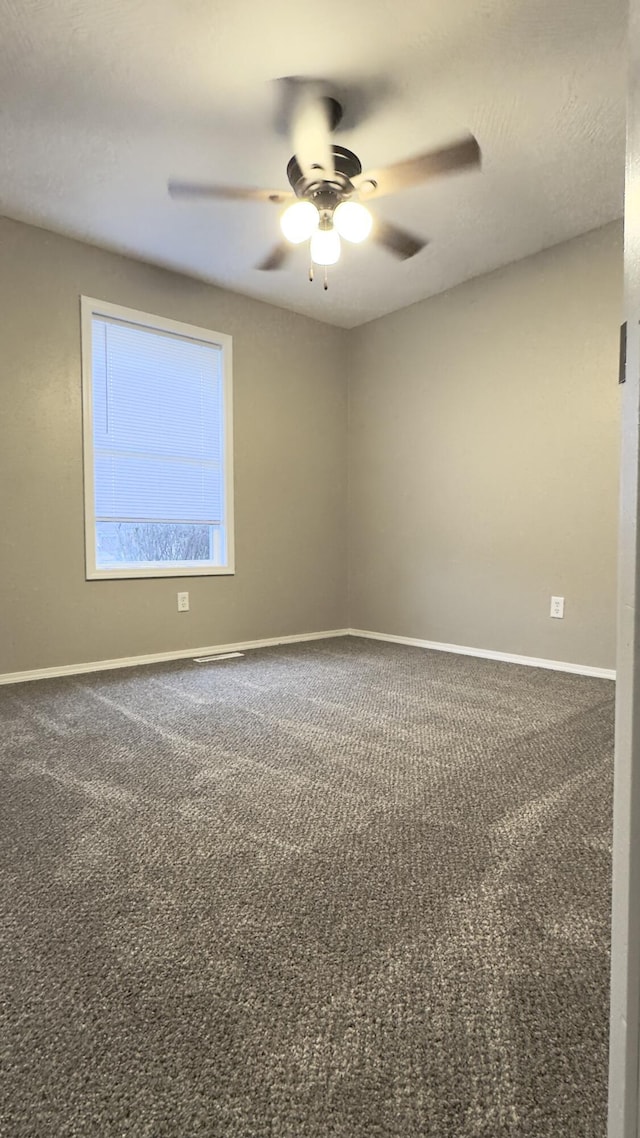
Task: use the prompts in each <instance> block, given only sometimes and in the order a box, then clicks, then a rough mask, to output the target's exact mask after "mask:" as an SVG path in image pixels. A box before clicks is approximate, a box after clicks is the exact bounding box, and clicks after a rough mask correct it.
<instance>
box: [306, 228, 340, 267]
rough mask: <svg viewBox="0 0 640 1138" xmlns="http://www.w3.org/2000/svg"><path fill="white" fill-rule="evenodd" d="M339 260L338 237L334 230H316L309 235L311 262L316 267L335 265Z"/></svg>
mask: <svg viewBox="0 0 640 1138" xmlns="http://www.w3.org/2000/svg"><path fill="white" fill-rule="evenodd" d="M339 258H340V237H339V236H338V234H337V233H336V231H335V229H316V231H315V233H313V234H312V235H311V260H312V261H313V262H314V263H315V264H316V265H335V263H336V261H337V260H339Z"/></svg>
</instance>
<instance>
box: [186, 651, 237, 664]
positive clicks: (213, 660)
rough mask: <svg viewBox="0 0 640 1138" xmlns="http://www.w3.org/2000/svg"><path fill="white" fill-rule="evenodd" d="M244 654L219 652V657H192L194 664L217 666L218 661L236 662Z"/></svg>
mask: <svg viewBox="0 0 640 1138" xmlns="http://www.w3.org/2000/svg"><path fill="white" fill-rule="evenodd" d="M241 656H244V652H221V653H220V655H219V656H194V657H193V662H194V664H217V663H218V660H237V659H238V658H239V657H241Z"/></svg>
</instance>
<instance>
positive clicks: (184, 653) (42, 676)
mask: <svg viewBox="0 0 640 1138" xmlns="http://www.w3.org/2000/svg"><path fill="white" fill-rule="evenodd" d="M348 635H349V629H348V628H337V629H333V631H331V632H303V633H300V634H299V635H296V636H271V637H268V638H267V639H266V640H243V641H240V642H238V643H237V644H214V645H208V646H207V647H205V648H181V649H180V650H179V651H178V652H153V653H151V654H150V655H147V656H123V657H121V658H120V659H119V660H92V661H90V662H89V663H83V664H62V665H60V666H59V667H54V668H34V669H32V670H31V671H28V672H5V673H3V674H2V675H0V684H22V683H25V682H26V681H28V680H46V679H53V678H54V677H55V676H77V675H81V674H82V673H83V672H105V671H109V670H111V669H112V668H137V667H138V666H139V665H141V664H162V663H164V662H165V661H167V660H189V659H194V658H195V657H196V656H217V655H219V654H220V653H222V652H245V651H248V650H249V649H251V648H272V647H274V645H276V644H298V643H300V642H302V641H305V640H328V639H330V638H331V637H332V636H348Z"/></svg>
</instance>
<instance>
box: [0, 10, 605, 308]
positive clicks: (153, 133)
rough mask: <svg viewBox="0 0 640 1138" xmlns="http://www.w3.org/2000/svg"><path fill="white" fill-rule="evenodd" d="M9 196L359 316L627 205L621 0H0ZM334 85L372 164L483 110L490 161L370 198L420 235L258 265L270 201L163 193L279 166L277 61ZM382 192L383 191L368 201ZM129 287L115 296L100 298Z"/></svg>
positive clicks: (249, 289) (122, 239)
mask: <svg viewBox="0 0 640 1138" xmlns="http://www.w3.org/2000/svg"><path fill="white" fill-rule="evenodd" d="M0 19H1V23H0V28H1V31H0V153H1V154H2V165H1V167H0V212H1V213H4V214H6V215H7V216H9V217H14V218H18V219H21V220H24V221H28V222H32V223H34V224H37V225H42V226H45V227H46V228H49V229H52V230H56V231H59V232H61V233H67V234H70V235H72V236H76V237H79V238H82V239H85V240H87V241H90V242H92V243H94V244H97V245H102V246H105V247H106V248H111V249H117V250H121V251H123V252H127V253H129V254H132V255H134V256H136V257H140V258H143V259H144V260H148V261H151V262H155V263H158V264H162V265H167V266H170V267H174V268H177V269H180V270H183V271H185V272H187V273H191V274H193V275H195V276H198V277H202V278H205V279H207V280H210V281H213V282H215V283H217V284H220V285H223V286H225V287H227V288H231V289H234V290H235V291H238V292H242V293H246V294H248V295H251V296H256V297H260V298H263V299H265V300H268V301H271V302H272V303H275V304H279V305H282V306H284V307H287V308H291V309H294V310H295V311H298V312H305V313H308V314H309V315H311V316H314V317H316V318H318V319H321V320H327V321H330V322H331V323H335V324H341V325H344V326H346V327H352V326H354V325H356V324H360V323H362V322H364V321H366V320H370V319H372V318H374V317H376V316H379V315H381V314H383V313H385V312H390V311H392V310H394V309H397V308H401V307H403V306H405V305H407V304H411V303H413V302H414V301H416V300H420V299H421V298H423V297H426V296H430V295H432V294H433V293H436V292H441V291H442V290H444V289H446V288H449V287H450V286H452V285H454V284H457V283H459V282H460V281H463V280H466V279H468V278H469V277H472V276H476V275H477V274H479V273H482V272H486V271H488V270H490V269H493V268H496V267H498V266H500V265H503V264H506V263H507V262H509V261H513V260H516V259H518V258H520V257H522V256H526V255H527V254H529V253H532V252H536V251H538V250H539V249H542V248H545V247H547V246H549V245H553V244H555V243H557V242H559V241H562V240H564V239H566V238H569V237H573V236H575V235H576V234H579V233H583V232H586V231H587V230H589V229H592V228H595V227H596V226H599V225H603V224H604V223H606V222H608V221H610V220H612V219H614V218H616V217H619V216H620V215H621V212H622V193H623V171H624V98H625V43H624V41H625V21H626V0H447V2H446V3H443V0H400V2H398V0H374V2H373V3H371V0H367V2H366V3H365V2H364V0H340V2H337V0H325V2H324V3H323V4H322V5H318V4H313V5H312V4H310V3H305V2H304V0H302V2H301V0H295V2H294V0H269V3H257V2H256V0H0ZM283 75H308V76H314V77H322V78H323V79H326V80H329V81H330V82H331V83H332V84H335V88H336V90H337V92H338V93H341V94H343V101H344V105H345V124H344V129H342V130H341V131H340V133H339V135H338V136H337V141H338V142H340V143H341V144H342V145H345V146H348V147H349V148H350V149H353V150H355V151H356V153H357V154H358V155H359V156H360V158H361V160H362V163H363V165H364V167H365V168H369V167H373V166H379V165H383V164H385V163H387V162H390V161H395V160H397V159H401V158H404V157H407V156H410V155H413V154H415V153H417V152H419V151H421V150H424V149H426V148H428V147H431V146H432V145H433V146H435V145H438V144H439V143H441V142H443V141H447V140H449V139H450V138H455V137H456V136H458V135H460V134H461V133H464V132H465V131H466V130H472V131H473V133H474V134H475V135H476V136H477V138H478V140H479V142H480V144H481V146H482V150H483V161H484V168H483V171H482V172H481V173H478V172H473V173H463V174H459V175H456V176H455V177H449V178H445V179H443V180H441V181H439V182H434V183H431V184H429V185H426V186H424V187H422V188H419V189H412V190H408V191H405V192H403V193H399V194H397V195H394V196H393V197H389V198H384V199H383V200H381V201H380V202H379V203H376V204H375V212H376V213H377V214H379V216H381V217H385V218H388V219H390V220H393V221H396V222H398V223H400V224H402V225H405V226H407V227H408V228H409V229H413V230H415V231H416V232H417V233H419V234H423V235H426V236H428V237H429V238H430V241H431V243H430V244H429V245H428V246H427V248H426V249H425V250H423V251H422V253H420V254H419V255H418V256H417V257H415V258H414V259H413V260H411V261H407V262H398V261H395V260H394V259H393V258H392V257H390V256H389V255H388V254H386V253H385V252H384V251H382V250H380V249H377V248H375V247H374V246H371V245H367V246H359V247H358V246H351V247H348V248H346V249H345V248H344V246H343V249H344V253H343V257H342V259H341V262H340V264H339V265H338V266H337V267H336V268H335V269H332V270H331V271H330V287H329V291H328V292H326V293H325V292H323V290H322V286H321V284H320V282H319V281H318V280H316V281H315V282H314V284H312V285H311V284H309V282H308V280H307V259H306V255H305V252H304V251H303V250H302V249H298V250H296V252H295V255H294V256H293V258H292V261H291V267H290V268H288V269H287V270H286V271H283V272H279V273H271V274H264V273H260V272H258V271H257V270H255V269H254V268H253V267H252V266H253V264H254V262H255V261H256V260H257V259H259V258H260V256H261V255H263V254H264V253H265V252H266V250H267V249H268V248H269V247H270V245H272V244H273V242H274V240H276V239H277V238H278V235H279V229H278V207H276V206H273V205H271V204H255V203H251V204H237V203H212V202H193V203H188V204H187V203H185V202H183V201H181V202H175V201H172V200H171V199H170V198H169V197H168V195H167V191H166V183H167V179H168V178H169V177H172V176H173V177H179V178H182V179H189V180H209V181H214V182H231V183H236V184H241V185H245V184H246V185H252V186H260V185H263V186H269V187H271V186H273V187H278V186H283V187H284V186H286V185H287V183H286V176H285V167H286V163H287V160H288V158H289V156H290V151H291V148H290V145H289V144H288V142H287V140H286V138H284V137H282V135H281V134H279V133H277V131H276V129H275V126H274V119H275V95H274V87H273V83H272V80H273V79H275V78H276V77H278V76H283ZM373 209H374V207H373V204H372V210H373ZM110 299H117V298H110Z"/></svg>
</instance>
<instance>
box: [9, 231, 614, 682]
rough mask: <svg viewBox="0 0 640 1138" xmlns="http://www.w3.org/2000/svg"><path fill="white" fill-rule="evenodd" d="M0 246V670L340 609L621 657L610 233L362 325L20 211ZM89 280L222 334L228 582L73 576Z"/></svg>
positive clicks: (79, 516) (249, 633)
mask: <svg viewBox="0 0 640 1138" xmlns="http://www.w3.org/2000/svg"><path fill="white" fill-rule="evenodd" d="M0 249H1V250H2V257H1V258H0V321H1V326H0V344H1V349H2V351H1V354H0V390H1V391H2V396H3V401H2V415H1V416H0V495H1V499H2V511H1V513H2V527H1V528H0V559H1V568H0V573H1V580H2V589H1V591H0V673H6V672H12V671H21V670H27V669H32V668H42V667H49V666H56V665H62V664H74V663H80V662H83V661H92V660H100V659H110V658H118V657H123V656H137V655H142V654H146V653H153V652H165V651H166V652H170V651H173V650H179V649H183V648H185V649H186V648H190V647H194V648H195V647H200V646H205V645H209V644H210V645H215V644H222V643H228V642H234V641H242V640H253V639H259V638H262V637H271V636H285V635H288V634H297V633H304V632H313V631H322V630H328V629H332V628H343V627H345V626H347V625H348V624H350V625H351V626H352V627H354V628H363V629H370V630H373V631H377V632H387V633H391V634H395V635H400V636H409V637H416V638H421V639H426V640H434V641H439V642H444V643H452V644H460V645H467V646H470V647H475V648H484V649H493V650H497V651H504V652H512V653H519V654H523V655H528V656H539V657H543V658H550V659H556V660H566V661H571V662H574V663H584V664H591V665H595V666H601V667H612V666H613V664H614V640H615V612H614V604H615V551H616V524H617V518H616V514H617V502H616V497H617V473H618V396H619V393H618V388H617V384H616V372H617V337H618V325H619V322H620V310H621V291H622V281H621V278H622V251H621V232H620V228H619V227H618V226H609V227H607V228H605V229H602V230H599V231H597V232H595V233H591V234H588V235H587V236H586V237H582V238H578V239H576V240H575V241H572V242H569V243H567V244H565V245H561V246H557V247H556V248H555V249H552V250H549V251H547V252H545V253H542V254H539V255H538V256H537V257H532V258H528V259H527V260H525V261H522V262H519V263H518V264H516V265H512V266H509V267H508V268H506V269H504V270H501V271H499V272H497V273H493V274H491V275H489V276H486V277H482V278H479V279H478V280H475V281H472V282H470V283H468V284H466V285H462V286H460V287H459V288H456V289H453V290H451V291H450V292H449V293H446V294H444V295H442V296H440V297H436V298H433V299H431V300H428V301H424V302H422V303H420V304H417V305H414V306H413V307H412V308H409V309H405V310H403V311H401V312H398V313H394V314H392V315H391V316H387V317H383V318H382V319H380V320H377V321H374V322H373V323H371V324H369V325H366V326H364V327H362V328H359V329H356V330H354V331H352V332H345V331H343V330H341V329H336V328H331V327H329V326H328V325H324V324H318V323H316V322H314V321H312V320H309V319H307V318H305V317H301V316H298V315H294V314H291V313H288V312H285V311H284V310H281V309H278V308H274V307H271V306H269V305H266V304H261V303H258V302H255V301H251V300H248V299H246V298H243V297H240V296H237V295H234V294H232V293H228V292H225V291H222V290H219V289H215V288H213V287H211V286H208V285H205V284H202V283H199V282H196V281H193V280H190V279H189V278H187V277H182V276H179V275H176V274H172V273H168V272H165V271H163V270H161V269H157V268H153V267H151V266H149V265H145V264H142V263H139V262H135V261H131V260H128V259H126V258H123V257H118V256H116V255H113V254H110V253H106V252H103V251H101V250H98V249H95V248H92V247H89V246H86V245H83V244H81V243H78V242H75V241H69V240H67V239H65V238H62V237H58V236H54V235H53V234H50V233H47V232H45V231H43V230H38V229H34V228H32V227H29V226H25V225H21V224H19V223H15V222H10V221H6V220H0ZM81 293H85V294H88V295H91V296H97V297H99V298H100V299H103V300H110V301H113V302H115V303H119V304H123V305H128V306H130V307H132V308H140V309H142V310H145V311H150V312H154V313H157V314H159V315H162V316H167V317H173V318H175V319H177V320H184V321H187V322H193V323H195V324H199V325H204V326H208V327H211V328H213V329H215V330H217V331H221V332H228V333H230V334H231V335H232V336H233V337H234V365H235V367H234V373H235V374H234V379H235V398H234V410H235V458H236V468H235V499H236V562H237V572H236V575H235V577H212V578H209V577H203V578H197V577H196V578H182V579H177V578H166V579H156V580H146V581H145V580H132V581H126V580H125V581H90V582H87V581H85V579H84V546H83V497H82V451H81V417H80V416H81V400H80V350H79V349H80V340H79V304H78V298H79V296H80V294H81ZM347 372H349V374H350V382H349V387H350V399H349V443H348V447H347V402H346V393H347ZM347 449H348V450H349V503H348V504H349V517H348V520H347V517H346V505H347V479H346V463H347ZM347 531H348V532H349V536H350V571H349V581H348V585H349V602H348V605H347V568H346V544H347ZM178 588H188V590H189V593H190V596H191V612H190V613H189V614H178V613H177V611H176V597H175V594H176V591H177V589H178ZM552 593H554V594H559V595H562V596H564V597H565V598H566V615H565V619H564V620H562V621H555V620H551V619H550V618H549V616H548V609H549V598H550V596H551V594H552Z"/></svg>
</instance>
